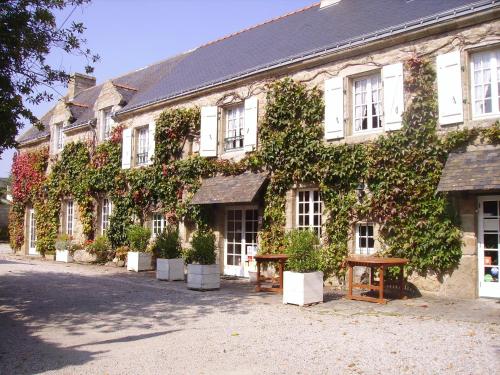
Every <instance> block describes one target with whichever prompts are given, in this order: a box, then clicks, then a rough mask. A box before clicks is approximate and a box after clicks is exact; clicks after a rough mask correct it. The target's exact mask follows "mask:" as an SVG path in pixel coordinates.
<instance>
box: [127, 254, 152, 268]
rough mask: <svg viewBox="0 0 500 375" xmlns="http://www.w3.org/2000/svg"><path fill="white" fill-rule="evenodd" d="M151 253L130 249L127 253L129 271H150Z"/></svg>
mask: <svg viewBox="0 0 500 375" xmlns="http://www.w3.org/2000/svg"><path fill="white" fill-rule="evenodd" d="M152 259H153V258H152V255H151V254H150V253H139V252H137V251H129V252H128V253H127V270H128V271H135V272H140V271H149V270H150V269H152V267H151V261H152Z"/></svg>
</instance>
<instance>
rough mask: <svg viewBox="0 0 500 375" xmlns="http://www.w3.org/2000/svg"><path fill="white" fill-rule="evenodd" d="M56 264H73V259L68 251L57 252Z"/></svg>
mask: <svg viewBox="0 0 500 375" xmlns="http://www.w3.org/2000/svg"><path fill="white" fill-rule="evenodd" d="M56 262H64V263H71V262H73V257H72V256H71V254H70V253H69V251H68V250H56Z"/></svg>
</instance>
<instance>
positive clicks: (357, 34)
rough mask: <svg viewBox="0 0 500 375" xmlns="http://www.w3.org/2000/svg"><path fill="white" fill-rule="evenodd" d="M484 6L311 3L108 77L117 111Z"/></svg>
mask: <svg viewBox="0 0 500 375" xmlns="http://www.w3.org/2000/svg"><path fill="white" fill-rule="evenodd" d="M490 8H500V0H439V1H436V0H413V1H406V0H376V1H374V0H372V1H367V0H342V1H340V2H339V3H338V4H335V5H333V6H330V7H325V8H322V9H320V6H319V3H316V4H313V5H311V6H309V7H307V8H304V9H302V10H299V11H296V12H292V13H290V14H287V15H285V16H282V17H279V18H276V19H274V20H271V21H268V22H265V23H263V24H261V25H258V26H255V27H252V28H249V29H246V30H243V31H241V32H238V33H235V34H232V35H230V36H227V37H224V38H222V39H219V40H216V41H214V42H211V43H208V44H206V45H203V46H201V47H199V48H196V49H194V50H192V51H189V52H186V53H184V54H182V55H179V56H175V57H172V58H170V59H167V60H164V61H161V62H159V63H156V64H153V65H151V66H148V67H145V68H143V69H140V70H137V71H135V72H132V73H129V74H125V75H123V76H121V77H117V78H115V79H112V82H114V83H116V84H117V85H124V86H128V87H130V88H132V89H136V91H135V92H133V91H134V90H129V91H128V92H127V93H126V94H125V95H126V99H127V100H126V102H127V103H126V105H125V106H124V108H122V109H121V110H120V111H118V114H120V113H124V112H127V111H131V110H133V109H137V108H140V107H143V106H147V105H149V104H152V103H155V102H158V101H162V100H167V99H170V98H174V97H178V96H182V95H183V94H187V93H189V92H194V91H196V90H200V89H203V88H206V87H209V86H212V85H215V84H218V83H223V82H226V81H231V80H234V79H237V78H240V77H243V76H246V75H250V74H254V73H257V72H259V71H262V70H266V69H271V68H274V67H279V66H282V65H286V64H289V63H291V62H294V61H300V60H301V59H304V60H305V59H307V58H311V57H314V56H319V55H321V54H324V53H329V52H332V51H336V50H342V49H345V48H350V47H352V46H355V45H361V44H364V43H368V42H370V41H372V40H374V39H379V38H384V37H391V36H393V35H395V34H397V33H404V32H408V31H411V30H414V29H418V28H424V27H427V26H429V25H430V24H432V23H436V22H441V21H443V20H447V19H451V18H457V17H461V16H463V15H466V14H474V13H478V12H481V11H484V10H486V9H490ZM98 87H100V86H97V87H95V88H91V89H88V90H85V91H83V92H82V93H80V94H79V95H77V97H76V98H75V101H78V102H81V103H83V104H85V103H88V104H89V107H90V109H89V111H83V112H82V113H81V118H78V119H77V120H76V121H75V122H74V123H73V124H71V125H70V127H75V126H79V125H81V124H84V123H86V122H88V121H89V120H91V119H93V117H94V112H93V110H92V106H93V103H92V105H90V104H91V102H92V100H94V101H95V98H96V97H97V96H96V94H95V91H98ZM122 89H123V88H122ZM125 90H126V89H125ZM131 91H132V92H131ZM30 136H38V135H33V134H27V135H26V136H25V135H23V136H21V137H20V140H25V139H26V138H30Z"/></svg>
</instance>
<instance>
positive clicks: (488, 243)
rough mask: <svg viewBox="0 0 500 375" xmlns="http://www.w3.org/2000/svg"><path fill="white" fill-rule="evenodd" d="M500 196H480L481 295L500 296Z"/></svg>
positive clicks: (479, 252) (479, 250)
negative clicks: (499, 273) (499, 274)
mask: <svg viewBox="0 0 500 375" xmlns="http://www.w3.org/2000/svg"><path fill="white" fill-rule="evenodd" d="M499 236H500V196H490V197H480V198H479V244H478V256H479V257H478V258H479V260H478V261H479V295H480V296H481V297H495V298H500V281H499V277H498V271H499V268H500V267H499V262H498V258H499V257H498V255H499V251H500V238H499Z"/></svg>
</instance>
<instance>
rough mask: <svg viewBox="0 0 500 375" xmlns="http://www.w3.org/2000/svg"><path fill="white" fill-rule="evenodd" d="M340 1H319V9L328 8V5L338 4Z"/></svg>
mask: <svg viewBox="0 0 500 375" xmlns="http://www.w3.org/2000/svg"><path fill="white" fill-rule="evenodd" d="M341 1H342V0H321V5H320V6H319V8H320V9H321V8H324V7H329V6H330V5H335V4H337V3H340V2H341Z"/></svg>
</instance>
